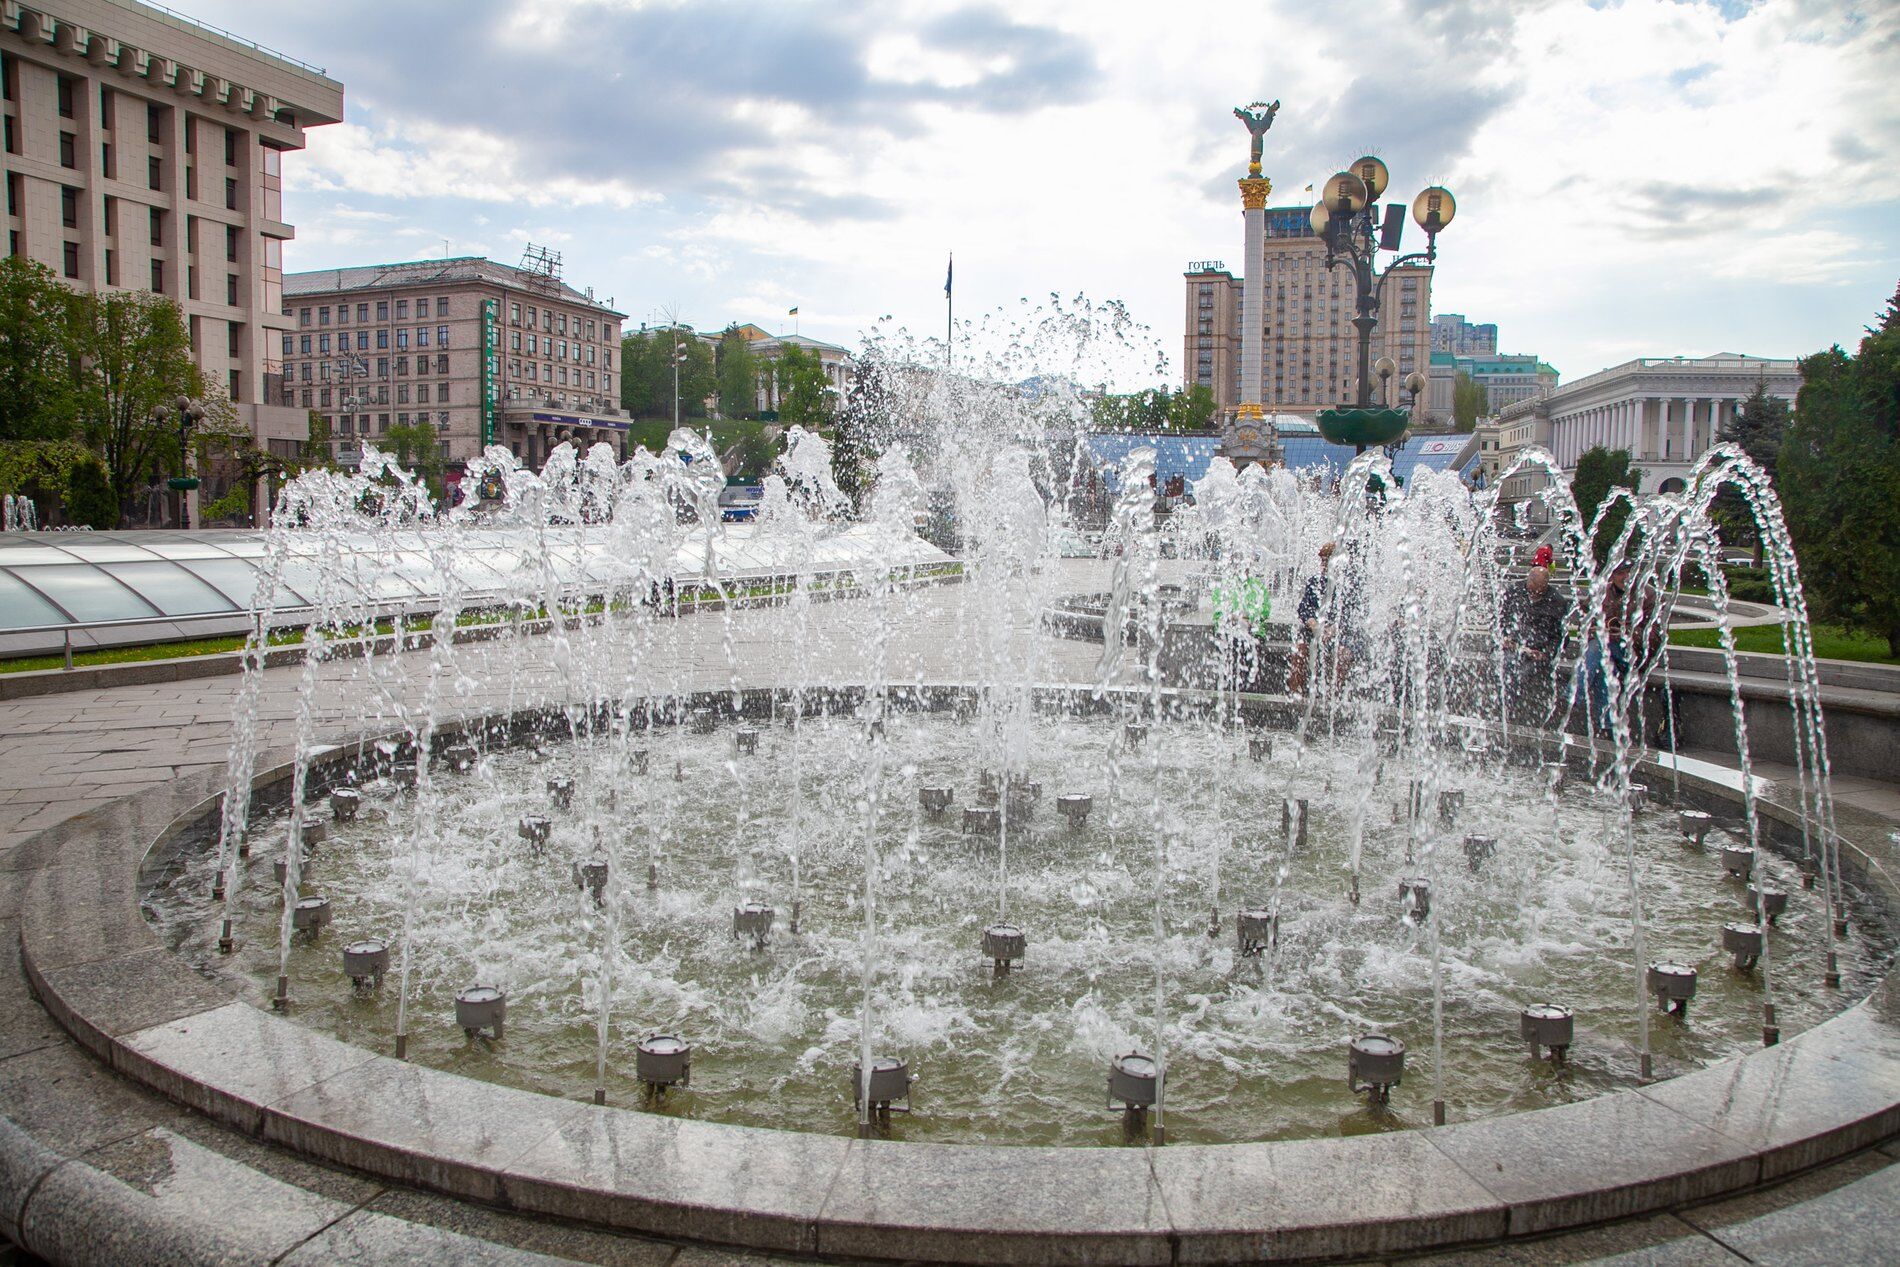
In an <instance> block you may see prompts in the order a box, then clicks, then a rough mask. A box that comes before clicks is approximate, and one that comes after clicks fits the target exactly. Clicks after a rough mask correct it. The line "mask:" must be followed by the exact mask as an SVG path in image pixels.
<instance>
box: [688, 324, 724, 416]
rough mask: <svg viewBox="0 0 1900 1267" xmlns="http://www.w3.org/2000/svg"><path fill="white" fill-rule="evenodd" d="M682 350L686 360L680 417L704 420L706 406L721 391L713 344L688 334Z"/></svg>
mask: <svg viewBox="0 0 1900 1267" xmlns="http://www.w3.org/2000/svg"><path fill="white" fill-rule="evenodd" d="M681 347H682V348H684V349H685V352H686V359H685V360H683V361H681V362H680V417H681V418H704V417H706V415H707V408H706V402H707V401H708V400H711V399H712V397H713V396H714V395H715V394H716V393H717V392H718V390H719V377H718V371H717V368H716V367H715V364H714V361H715V358H714V356H713V349H712V344H710V343H708V342H706V340H704V339H702V338H700V337H699V336H698V335H697V334H694V333H692V332H691V331H688V332H687V333H686V335H685V338H684V340H683V341H682V343H681Z"/></svg>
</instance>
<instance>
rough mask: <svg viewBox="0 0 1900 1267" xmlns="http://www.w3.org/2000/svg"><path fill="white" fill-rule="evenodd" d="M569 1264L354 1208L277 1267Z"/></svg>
mask: <svg viewBox="0 0 1900 1267" xmlns="http://www.w3.org/2000/svg"><path fill="white" fill-rule="evenodd" d="M572 1261H573V1260H572V1259H568V1258H557V1257H554V1256H552V1255H548V1254H538V1253H534V1252H532V1251H530V1250H524V1249H518V1248H516V1247H515V1246H512V1245H497V1244H494V1243H492V1242H489V1241H483V1240H477V1239H476V1238H474V1237H472V1236H463V1235H462V1234H460V1233H458V1232H451V1231H447V1230H445V1229H443V1228H439V1227H432V1226H430V1225H429V1224H426V1223H411V1222H408V1221H406V1220H404V1219H396V1218H391V1217H389V1216H388V1215H386V1214H376V1213H372V1212H370V1211H367V1210H359V1211H357V1212H356V1213H354V1214H351V1215H349V1216H348V1217H346V1218H343V1219H341V1220H339V1221H337V1222H336V1223H333V1224H331V1225H330V1226H329V1227H327V1228H325V1229H324V1230H323V1231H322V1232H320V1233H318V1234H317V1235H316V1236H314V1237H312V1238H311V1239H310V1240H308V1241H305V1242H304V1243H303V1244H302V1245H300V1246H298V1247H297V1248H296V1249H295V1250H292V1251H291V1252H290V1253H289V1254H287V1255H285V1256H284V1258H282V1259H281V1260H280V1263H281V1267H357V1265H358V1264H360V1265H362V1267H370V1265H371V1264H374V1265H375V1267H393V1265H395V1264H401V1265H402V1267H564V1265H565V1264H569V1263H571V1262H572Z"/></svg>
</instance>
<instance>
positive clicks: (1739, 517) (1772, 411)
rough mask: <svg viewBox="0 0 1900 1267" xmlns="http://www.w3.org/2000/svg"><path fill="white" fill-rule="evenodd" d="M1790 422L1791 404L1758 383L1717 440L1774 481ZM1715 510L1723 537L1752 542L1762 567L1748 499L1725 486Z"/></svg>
mask: <svg viewBox="0 0 1900 1267" xmlns="http://www.w3.org/2000/svg"><path fill="white" fill-rule="evenodd" d="M1788 423H1789V411H1788V402H1787V401H1785V400H1783V399H1782V398H1781V397H1779V396H1770V395H1769V394H1768V384H1767V383H1766V382H1758V383H1756V384H1755V390H1754V391H1752V392H1750V393H1749V394H1748V398H1747V399H1746V400H1744V401H1742V407H1741V408H1740V409H1738V410H1736V411H1735V414H1734V416H1733V417H1731V418H1730V419H1729V420H1728V421H1726V422H1724V423H1723V424H1722V430H1721V432H1720V433H1719V434H1718V435H1717V436H1716V437H1715V438H1716V439H1717V440H1719V441H1720V442H1722V443H1723V444H1734V445H1739V446H1741V449H1742V452H1744V453H1746V454H1748V456H1749V457H1751V458H1753V459H1754V461H1755V465H1757V466H1759V467H1761V469H1762V470H1764V471H1766V472H1768V477H1769V478H1770V479H1771V480H1772V479H1773V478H1774V475H1775V464H1776V462H1777V461H1778V460H1779V458H1780V455H1781V442H1782V440H1783V438H1784V437H1785V436H1786V435H1787V431H1788ZM1713 509H1714V514H1715V520H1716V522H1717V523H1718V524H1720V525H1721V527H1722V536H1723V538H1724V539H1725V540H1728V541H1730V542H1734V543H1752V544H1753V545H1754V547H1755V566H1756V567H1760V566H1761V561H1762V560H1761V551H1762V543H1761V534H1760V533H1759V532H1757V531H1756V525H1755V516H1754V514H1753V512H1751V511H1750V510H1749V508H1748V501H1747V499H1746V498H1744V497H1743V496H1742V494H1741V493H1740V492H1738V491H1737V490H1736V489H1735V488H1733V487H1732V486H1727V485H1724V486H1723V488H1722V489H1721V491H1720V492H1718V493H1717V494H1716V498H1715V506H1714V508H1713Z"/></svg>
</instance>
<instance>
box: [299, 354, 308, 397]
mask: <svg viewBox="0 0 1900 1267" xmlns="http://www.w3.org/2000/svg"><path fill="white" fill-rule="evenodd" d="M297 377H298V378H299V379H301V380H303V381H304V382H306V383H307V382H309V381H310V362H308V361H305V362H304V363H303V364H302V365H301V366H299V367H298V371H297ZM303 403H304V404H306V405H307V404H309V403H310V401H309V399H308V398H307V397H306V398H305V400H304V402H303Z"/></svg>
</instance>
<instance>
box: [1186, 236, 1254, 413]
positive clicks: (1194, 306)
mask: <svg viewBox="0 0 1900 1267" xmlns="http://www.w3.org/2000/svg"><path fill="white" fill-rule="evenodd" d="M1186 276H1187V311H1186V313H1185V314H1184V316H1183V320H1182V323H1181V330H1182V335H1181V364H1182V365H1183V366H1185V367H1186V369H1185V372H1184V374H1183V377H1182V383H1183V386H1186V387H1194V386H1200V387H1205V388H1207V390H1208V391H1209V392H1211V393H1212V394H1213V396H1214V399H1215V401H1216V402H1218V403H1219V404H1220V406H1221V407H1222V408H1225V409H1231V408H1233V406H1234V404H1235V402H1236V401H1237V399H1238V397H1237V396H1236V395H1235V393H1236V392H1238V391H1239V388H1240V279H1239V278H1237V277H1235V276H1234V275H1233V274H1232V273H1230V272H1228V271H1227V265H1226V264H1224V263H1222V262H1221V261H1220V260H1196V261H1194V262H1193V263H1192V264H1189V265H1188V266H1187V273H1186ZM1222 384H1225V385H1226V387H1225V389H1224V390H1223V388H1222V386H1221V385H1222Z"/></svg>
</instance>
